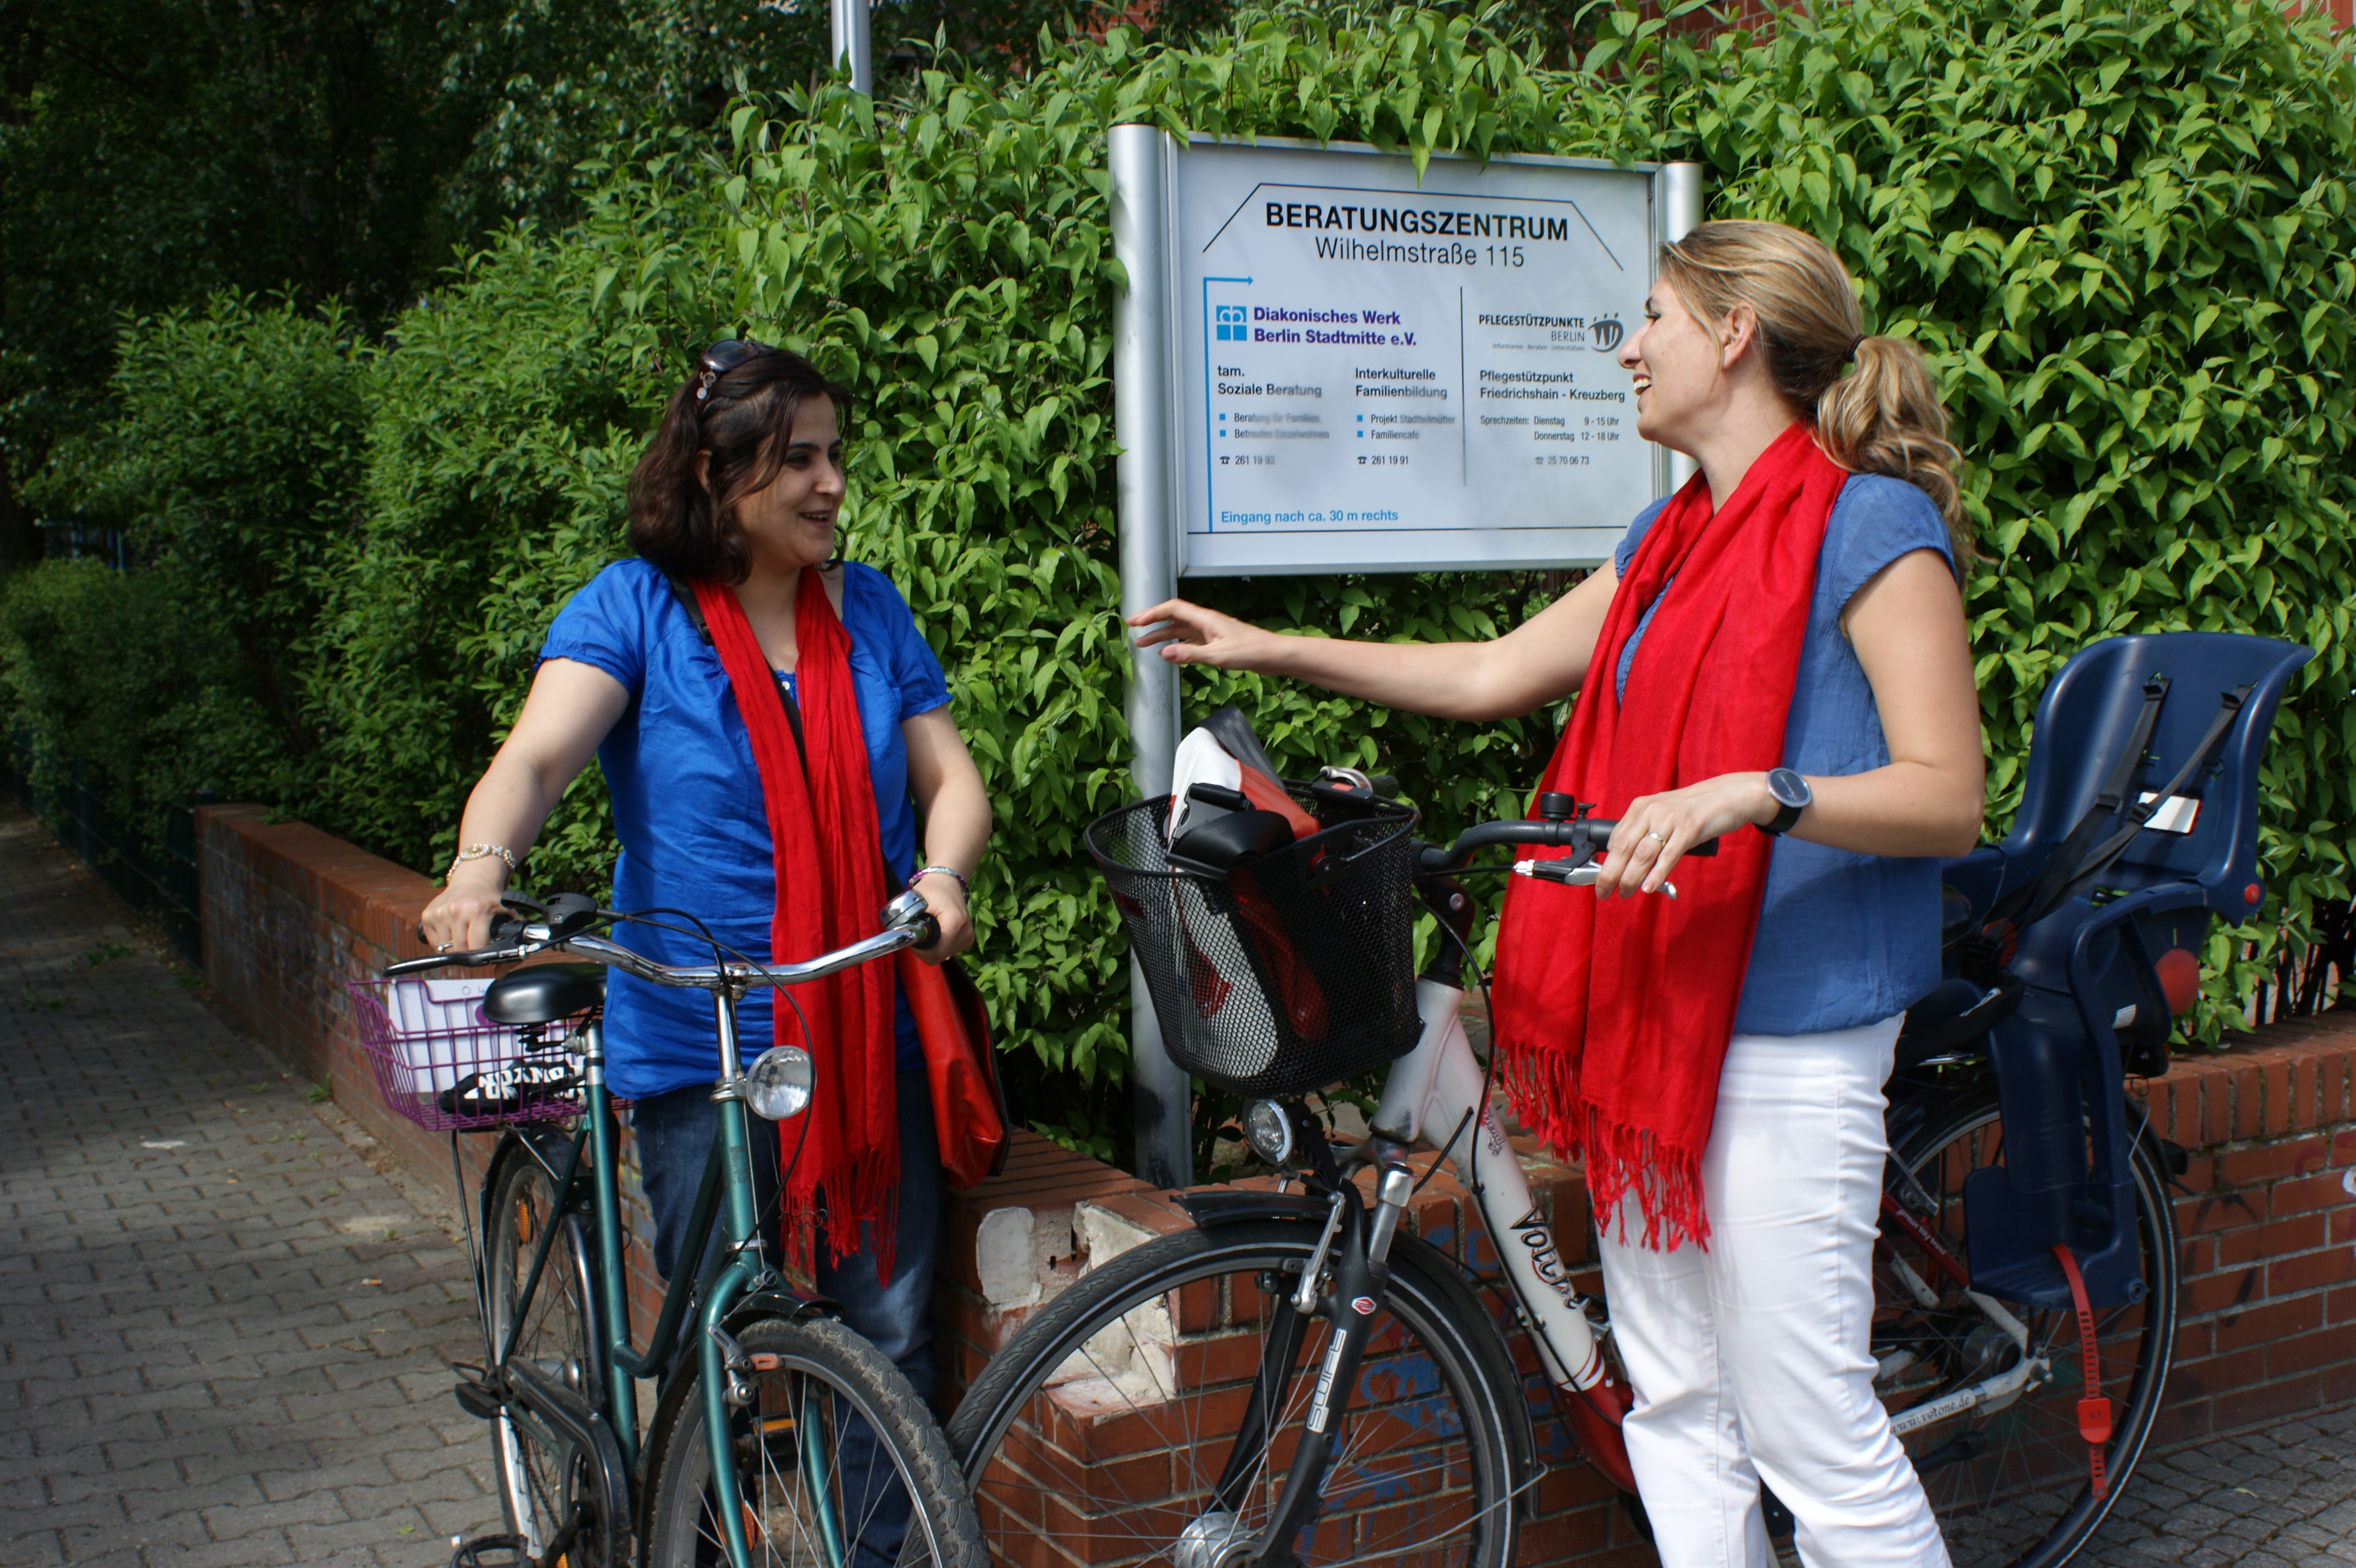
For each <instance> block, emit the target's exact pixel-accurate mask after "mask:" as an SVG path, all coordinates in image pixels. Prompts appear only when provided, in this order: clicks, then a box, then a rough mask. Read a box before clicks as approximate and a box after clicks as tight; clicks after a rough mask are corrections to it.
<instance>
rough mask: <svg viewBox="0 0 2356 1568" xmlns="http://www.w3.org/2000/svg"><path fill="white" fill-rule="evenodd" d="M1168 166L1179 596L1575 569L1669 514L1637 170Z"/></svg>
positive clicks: (1349, 156)
mask: <svg viewBox="0 0 2356 1568" xmlns="http://www.w3.org/2000/svg"><path fill="white" fill-rule="evenodd" d="M1168 146H1169V153H1170V164H1169V181H1168V192H1169V208H1168V210H1169V213H1170V220H1171V232H1170V234H1169V237H1168V244H1167V252H1168V253H1169V255H1170V257H1171V260H1172V261H1173V263H1174V265H1173V268H1172V272H1171V275H1170V277H1169V282H1170V284H1171V285H1172V286H1173V294H1174V296H1175V297H1174V298H1172V299H1171V300H1170V302H1169V304H1170V306H1171V307H1172V308H1171V310H1170V313H1169V322H1170V326H1171V328H1172V329H1173V330H1172V332H1171V341H1170V343H1169V345H1168V358H1167V360H1166V363H1167V365H1168V368H1169V373H1170V374H1171V375H1172V377H1173V385H1172V388H1171V392H1172V397H1173V413H1174V414H1175V416H1176V417H1175V419H1174V421H1173V424H1175V425H1176V426H1177V428H1178V432H1179V439H1178V440H1177V441H1176V442H1175V443H1174V444H1173V456H1174V457H1175V458H1176V463H1175V465H1174V467H1175V473H1174V474H1173V480H1174V489H1175V491H1176V493H1175V495H1174V496H1173V500H1174V502H1175V510H1176V512H1177V521H1178V522H1179V524H1180V526H1181V528H1182V530H1183V546H1182V548H1181V551H1180V553H1179V557H1178V561H1177V566H1178V569H1179V571H1180V572H1181V573H1183V574H1186V575H1197V576H1201V575H1231V574H1254V573H1288V572H1320V573H1326V572H1347V571H1377V572H1382V571H1416V570H1440V569H1451V568H1466V569H1481V568H1489V567H1502V566H1526V565H1572V564H1591V563H1593V562H1595V561H1598V560H1601V558H1602V557H1603V556H1604V555H1605V554H1606V553H1609V552H1610V550H1611V548H1612V545H1613V544H1614V543H1615V542H1617V541H1618V540H1619V538H1620V536H1621V534H1622V532H1624V531H1625V529H1626V527H1627V524H1628V521H1629V519H1630V518H1632V517H1633V516H1634V515H1635V513H1636V512H1637V511H1638V510H1641V509H1642V508H1643V507H1644V504H1645V503H1646V502H1647V501H1649V500H1651V499H1653V498H1654V497H1655V495H1657V494H1660V493H1662V491H1663V490H1664V489H1665V478H1666V474H1665V465H1664V463H1663V461H1662V458H1661V455H1660V454H1659V453H1658V451H1657V450H1656V449H1655V447H1653V446H1650V445H1649V444H1647V443H1645V442H1644V441H1642V440H1640V439H1639V438H1638V437H1637V435H1636V417H1635V413H1636V411H1635V403H1634V400H1633V394H1632V393H1631V392H1630V390H1629V374H1628V372H1627V371H1624V370H1622V369H1621V368H1620V366H1619V364H1618V363H1617V362H1616V358H1615V350H1616V349H1618V348H1619V347H1620V345H1621V343H1622V340H1623V338H1625V336H1626V335H1627V334H1628V333H1629V332H1631V331H1633V329H1634V327H1635V325H1636V324H1637V323H1638V322H1639V321H1640V320H1641V317H1642V314H1643V310H1644V295H1645V294H1646V292H1647V291H1648V290H1649V289H1650V288H1651V287H1652V283H1653V266H1654V256H1655V252H1656V250H1657V248H1658V232H1659V229H1658V225H1659V221H1660V218H1659V208H1658V204H1657V203H1656V202H1655V199H1654V183H1655V182H1654V177H1653V170H1652V169H1651V168H1649V167H1642V166H1640V167H1637V168H1634V169H1623V168H1619V167H1615V166H1611V165H1598V164H1590V163H1582V162H1576V161H1573V160H1569V159H1554V158H1548V159H1538V158H1513V159H1505V158H1499V159H1493V160H1492V161H1491V162H1490V163H1488V164H1487V165H1486V166H1483V165H1482V164H1479V163H1477V162H1474V161H1472V160H1471V159H1461V158H1434V159H1432V160H1431V162H1430V164H1429V165H1428V166H1427V167H1426V170H1425V173H1424V175H1423V177H1422V178H1421V180H1420V181H1419V180H1418V179H1417V177H1416V173H1415V166H1414V165H1413V163H1412V162H1411V161H1410V160H1408V158H1406V157H1402V156H1387V155H1383V154H1380V153H1377V152H1376V151H1374V150H1373V149H1371V148H1352V147H1346V146H1344V147H1317V146H1313V145H1300V144H1292V143H1271V142H1268V141H1263V142H1261V143H1260V144H1258V145H1255V146H1246V145H1236V144H1231V143H1220V142H1216V141H1213V140H1209V139H1197V140H1195V141H1194V142H1193V143H1191V144H1183V145H1182V144H1178V143H1175V142H1172V143H1170V144H1168Z"/></svg>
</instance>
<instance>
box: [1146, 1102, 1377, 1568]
mask: <svg viewBox="0 0 2356 1568" xmlns="http://www.w3.org/2000/svg"><path fill="white" fill-rule="evenodd" d="M1382 1170H1383V1175H1382V1182H1381V1185H1380V1187H1379V1188H1378V1189H1377V1192H1376V1200H1375V1208H1374V1214H1373V1217H1372V1219H1371V1220H1370V1219H1369V1218H1368V1216H1367V1212H1366V1209H1365V1206H1364V1205H1363V1204H1362V1203H1361V1202H1360V1201H1359V1197H1358V1189H1357V1187H1355V1185H1353V1184H1351V1183H1348V1182H1344V1183H1341V1184H1340V1185H1339V1186H1338V1187H1336V1189H1335V1190H1334V1192H1333V1208H1332V1210H1331V1212H1330V1213H1329V1215H1328V1217H1327V1219H1326V1222H1325V1233H1324V1235H1323V1237H1322V1238H1321V1239H1320V1240H1319V1241H1318V1244H1317V1250H1316V1251H1314V1252H1312V1253H1311V1254H1310V1257H1309V1259H1308V1261H1307V1262H1305V1263H1304V1264H1303V1265H1302V1266H1301V1282H1300V1283H1299V1285H1297V1286H1296V1287H1295V1288H1294V1289H1293V1290H1292V1292H1291V1293H1290V1294H1279V1293H1276V1292H1271V1293H1269V1294H1271V1295H1272V1296H1274V1302H1273V1305H1272V1307H1271V1313H1270V1317H1271V1321H1270V1324H1269V1334H1268V1338H1267V1342H1266V1344H1265V1345H1264V1346H1263V1347H1262V1348H1261V1353H1260V1369H1259V1376H1258V1379H1257V1380H1254V1382H1253V1384H1252V1393H1251V1400H1250V1402H1249V1403H1248V1405H1247V1406H1246V1407H1245V1411H1244V1420H1243V1425H1242V1426H1241V1428H1240V1429H1239V1430H1238V1431H1237V1436H1236V1442H1235V1444H1234V1446H1233V1447H1231V1448H1230V1449H1229V1450H1228V1452H1227V1463H1226V1469H1225V1470H1224V1472H1223V1473H1222V1474H1221V1475H1220V1477H1219V1481H1218V1485H1217V1486H1216V1487H1215V1488H1213V1492H1212V1506H1211V1508H1210V1509H1208V1510H1207V1511H1205V1513H1204V1514H1202V1515H1201V1516H1200V1517H1198V1518H1197V1519H1195V1520H1194V1521H1193V1523H1191V1524H1190V1525H1188V1526H1187V1528H1186V1530H1185V1531H1184V1532H1183V1534H1182V1535H1181V1536H1180V1538H1179V1541H1178V1544H1177V1547H1176V1549H1175V1551H1174V1552H1173V1561H1174V1563H1175V1565H1176V1568H1221V1565H1222V1564H1225V1563H1232V1562H1235V1561H1237V1560H1241V1561H1244V1562H1249V1563H1258V1564H1260V1565H1262V1568H1282V1565H1284V1564H1289V1563H1291V1562H1292V1561H1293V1553H1292V1550H1291V1544H1292V1542H1293V1541H1296V1540H1298V1539H1299V1538H1300V1535H1301V1530H1304V1529H1305V1528H1307V1527H1308V1526H1310V1525H1311V1524H1312V1523H1314V1522H1315V1520H1314V1517H1313V1516H1314V1513H1315V1510H1316V1508H1317V1504H1318V1499H1319V1498H1320V1497H1321V1496H1322V1495H1323V1489H1324V1481H1325V1466H1326V1463H1327V1461H1328V1460H1329V1459H1331V1458H1332V1456H1333V1445H1334V1443H1335V1441H1336V1440H1337V1439H1338V1438H1339V1437H1340V1435H1341V1431H1342V1425H1343V1419H1344V1416H1345V1415H1346V1413H1347V1412H1348V1409H1349V1402H1350V1391H1351V1390H1353V1389H1354V1388H1355V1387H1356V1386H1357V1380H1358V1367H1359V1364H1360V1362H1361V1361H1362V1360H1363V1359H1365V1351H1366V1342H1367V1340H1368V1339H1369V1338H1370V1337H1372V1335H1373V1333H1374V1324H1375V1317H1376V1314H1377V1313H1378V1312H1379V1311H1380V1310H1381V1308H1382V1305H1383V1303H1384V1301H1385V1299H1386V1296H1387V1286H1388V1283H1389V1281H1390V1251H1391V1240H1392V1238H1393V1237H1394V1236H1396V1235H1397V1234H1398V1221H1399V1217H1400V1216H1401V1215H1402V1214H1403V1213H1405V1212H1406V1209H1407V1201H1408V1197H1409V1196H1410V1195H1411V1194H1412V1193H1413V1192H1414V1189H1415V1175H1414V1173H1413V1172H1412V1171H1411V1170H1409V1169H1408V1167H1407V1162H1406V1151H1405V1150H1404V1149H1403V1148H1399V1147H1398V1146H1396V1145H1393V1146H1389V1147H1387V1148H1386V1149H1385V1151H1384V1164H1383V1167H1382ZM1329 1271H1330V1273H1329ZM1329 1278H1330V1288H1328V1289H1323V1290H1321V1289H1320V1288H1319V1287H1320V1286H1321V1284H1325V1283H1327V1281H1328V1279H1329ZM1312 1316H1318V1317H1323V1318H1324V1319H1325V1320H1326V1321H1327V1322H1328V1323H1329V1324H1330V1325H1331V1326H1332V1332H1331V1333H1330V1335H1329V1336H1328V1337H1327V1340H1326V1345H1325V1352H1324V1354H1323V1356H1322V1357H1320V1358H1319V1359H1318V1364H1317V1380H1316V1382H1315V1384H1314V1385H1313V1386H1312V1391H1311V1393H1310V1400H1309V1415H1308V1420H1307V1422H1306V1423H1305V1430H1304V1431H1303V1433H1302V1434H1301V1442H1300V1444H1299V1446H1298V1447H1297V1448H1296V1449H1295V1451H1294V1454H1293V1457H1292V1460H1291V1463H1290V1465H1289V1466H1287V1468H1286V1472H1285V1477H1284V1491H1283V1494H1282V1495H1281V1496H1280V1497H1279V1498H1278V1499H1277V1503H1276V1507H1275V1508H1274V1509H1271V1510H1270V1511H1269V1518H1268V1522H1267V1524H1266V1525H1264V1526H1263V1527H1262V1528H1261V1530H1259V1532H1258V1535H1257V1536H1256V1537H1255V1536H1252V1535H1251V1534H1249V1533H1248V1531H1247V1530H1246V1529H1245V1527H1244V1525H1243V1523H1242V1520H1241V1519H1240V1515H1239V1510H1240V1509H1241V1507H1242V1504H1243V1501H1244V1494H1245V1492H1246V1491H1247V1490H1248V1488H1249V1487H1250V1486H1251V1484H1252V1481H1253V1478H1254V1477H1256V1476H1257V1475H1258V1471H1259V1468H1260V1466H1261V1463H1262V1462H1263V1461H1264V1460H1265V1459H1266V1458H1267V1456H1268V1449H1269V1440H1270V1434H1272V1433H1273V1432H1274V1431H1275V1429H1276V1426H1277V1424H1278V1423H1279V1422H1280V1420H1281V1418H1282V1416H1283V1413H1284V1404H1285V1401H1286V1397H1287V1392H1288V1391H1289V1390H1290V1387H1291V1384H1292V1372H1293V1366H1294V1362H1295V1361H1296V1359H1298V1357H1299V1356H1300V1353H1301V1341H1302V1339H1303V1338H1304V1337H1305V1336H1306V1334H1307V1331H1308V1326H1309V1321H1310V1319H1311V1318H1312Z"/></svg>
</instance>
